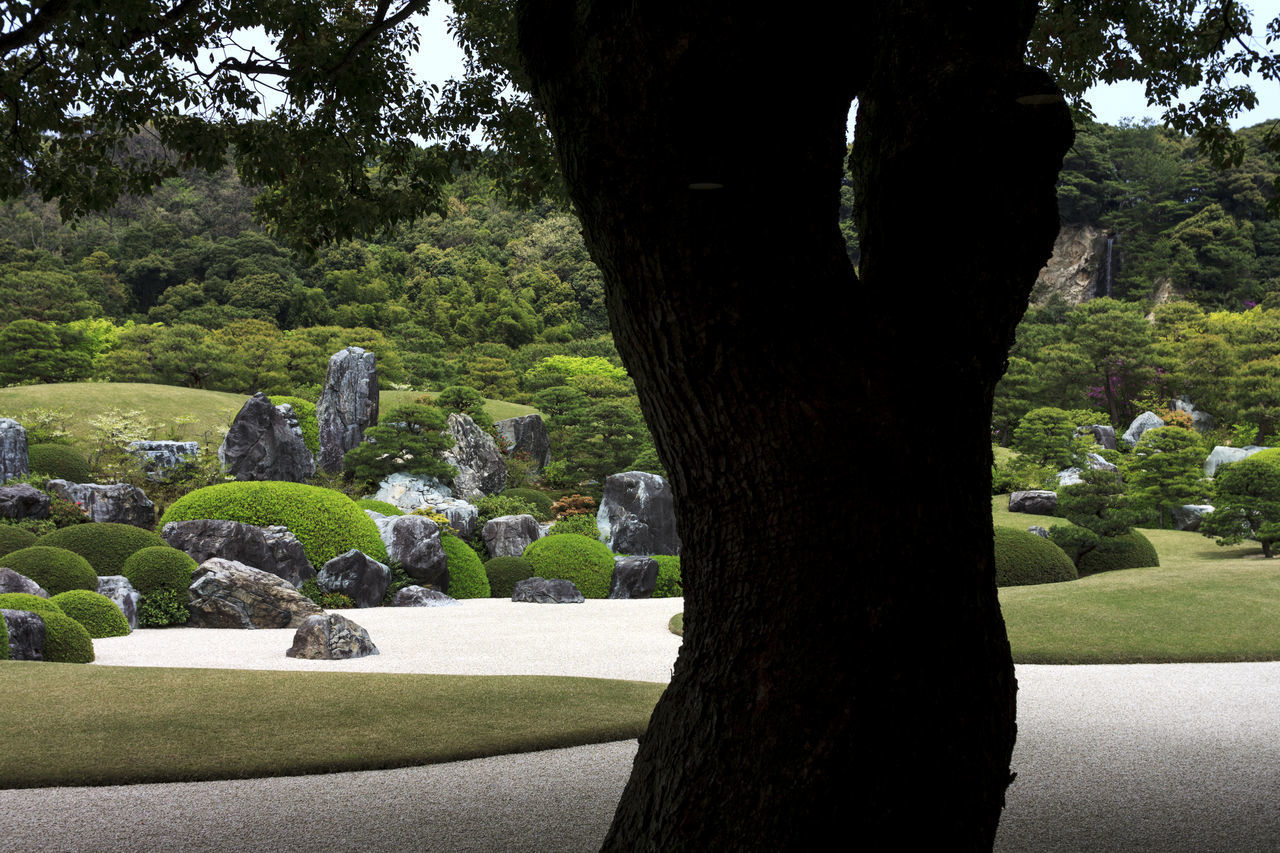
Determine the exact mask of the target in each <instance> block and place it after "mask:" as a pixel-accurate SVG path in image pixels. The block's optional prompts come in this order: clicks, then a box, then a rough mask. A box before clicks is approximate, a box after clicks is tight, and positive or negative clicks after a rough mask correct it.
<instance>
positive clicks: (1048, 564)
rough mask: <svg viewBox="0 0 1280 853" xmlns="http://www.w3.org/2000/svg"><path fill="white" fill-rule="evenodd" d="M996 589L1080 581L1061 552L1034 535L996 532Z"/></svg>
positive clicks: (1010, 530) (1002, 529)
mask: <svg viewBox="0 0 1280 853" xmlns="http://www.w3.org/2000/svg"><path fill="white" fill-rule="evenodd" d="M994 535H995V548H996V586H1027V585H1030V584H1037V583H1058V582H1060V581H1073V580H1075V579H1076V578H1078V577H1079V574H1078V573H1077V572H1076V567H1075V565H1074V564H1073V563H1072V562H1071V558H1070V557H1068V556H1067V555H1066V552H1064V551H1063V550H1062V549H1061V548H1059V547H1058V546H1057V545H1055V544H1053V543H1052V542H1050V541H1049V540H1048V539H1044V538H1042V537H1040V536H1037V535H1035V534H1034V533H1028V532H1027V531H1025V530H1015V529H1013V528H1011V527H997V528H995V533H994Z"/></svg>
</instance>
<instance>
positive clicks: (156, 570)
mask: <svg viewBox="0 0 1280 853" xmlns="http://www.w3.org/2000/svg"><path fill="white" fill-rule="evenodd" d="M195 570H196V561H195V560H193V559H192V558H191V555H190V554H188V553H187V552H186V551H180V550H178V549H177V548H171V547H169V546H168V545H153V546H151V547H150V548H142V549H141V550H139V551H137V552H136V553H134V554H131V555H129V559H127V560H125V561H124V567H123V568H122V570H121V572H120V574H122V575H124V576H125V577H126V578H128V579H129V583H131V584H133V588H134V589H136V590H137V591H138V592H140V593H142V594H143V595H149V594H151V593H153V592H158V591H159V590H162V589H172V590H176V591H178V592H186V591H187V587H189V586H191V573H192V572H194V571H195Z"/></svg>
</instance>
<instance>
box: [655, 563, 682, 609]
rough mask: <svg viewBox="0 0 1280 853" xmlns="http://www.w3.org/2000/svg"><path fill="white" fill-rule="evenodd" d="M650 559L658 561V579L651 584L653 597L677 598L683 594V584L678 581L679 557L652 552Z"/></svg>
mask: <svg viewBox="0 0 1280 853" xmlns="http://www.w3.org/2000/svg"><path fill="white" fill-rule="evenodd" d="M650 559H653V560H657V561H658V580H657V582H656V583H655V584H654V585H653V597H654V598H679V597H680V596H682V595H684V585H683V584H682V583H681V582H680V558H679V557H673V556H671V555H669V554H654V555H653V556H652V557H651V558H650Z"/></svg>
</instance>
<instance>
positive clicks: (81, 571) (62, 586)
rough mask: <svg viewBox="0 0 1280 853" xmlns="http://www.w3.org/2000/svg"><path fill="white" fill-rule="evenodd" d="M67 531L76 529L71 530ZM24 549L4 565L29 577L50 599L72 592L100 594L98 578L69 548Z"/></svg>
mask: <svg viewBox="0 0 1280 853" xmlns="http://www.w3.org/2000/svg"><path fill="white" fill-rule="evenodd" d="M64 529H66V530H72V529H73V528H70V527H67V528H64ZM40 541H41V543H42V544H40V545H32V546H30V547H28V548H20V549H18V550H17V551H12V552H10V553H8V554H5V555H4V557H0V565H4V566H8V567H9V568H11V569H13V570H14V571H15V572H17V573H18V574H20V575H26V576H27V577H29V578H31V579H32V580H33V581H35V582H36V583H38V584H40V586H42V587H44V588H45V591H46V592H48V593H49V594H50V595H57V594H58V593H60V592H66V591H67V590H69V589H85V590H89V591H91V592H97V591H98V575H97V573H96V572H94V570H93V566H91V565H90V564H89V561H88V560H86V559H85V558H84V557H82V556H81V555H79V554H77V553H75V552H74V551H70V550H68V549H65V548H55V547H51V546H48V545H44V544H43V538H42V539H41V540H40Z"/></svg>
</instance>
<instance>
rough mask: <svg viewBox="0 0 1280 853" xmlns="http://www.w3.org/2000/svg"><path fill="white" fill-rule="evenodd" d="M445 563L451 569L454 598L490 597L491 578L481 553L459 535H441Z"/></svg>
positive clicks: (448, 591)
mask: <svg viewBox="0 0 1280 853" xmlns="http://www.w3.org/2000/svg"><path fill="white" fill-rule="evenodd" d="M440 544H441V545H442V546H443V547H444V556H445V565H446V566H447V567H448V569H449V588H448V589H447V590H445V592H447V593H448V594H449V595H450V596H452V597H453V598H459V599H461V598H488V597H489V578H488V576H487V575H486V574H485V571H484V563H482V562H480V555H479V554H477V553H476V552H475V550H474V549H473V548H472V547H471V546H470V545H468V544H467V543H466V542H463V541H462V540H461V539H460V538H458V537H457V536H441V537H440Z"/></svg>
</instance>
